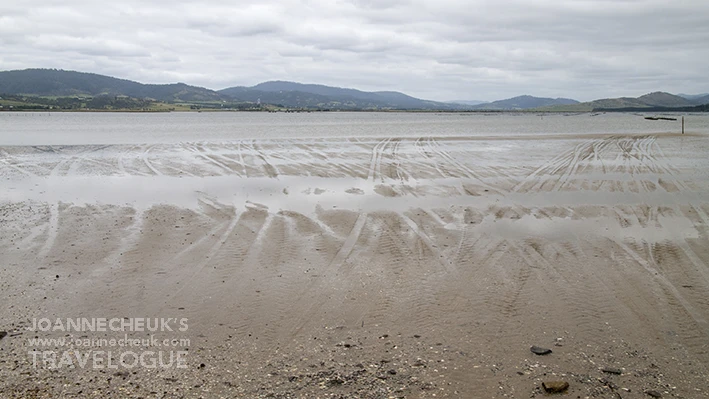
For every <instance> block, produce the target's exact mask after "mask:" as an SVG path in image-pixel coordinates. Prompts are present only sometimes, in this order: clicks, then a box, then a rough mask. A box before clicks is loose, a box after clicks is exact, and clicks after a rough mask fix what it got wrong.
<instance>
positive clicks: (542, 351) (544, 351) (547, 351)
mask: <svg viewBox="0 0 709 399" xmlns="http://www.w3.org/2000/svg"><path fill="white" fill-rule="evenodd" d="M529 350H530V351H532V353H534V354H535V355H548V354H550V353H551V349H547V348H541V347H539V346H536V345H533V346H532V347H531V348H529Z"/></svg>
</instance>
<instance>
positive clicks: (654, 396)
mask: <svg viewBox="0 0 709 399" xmlns="http://www.w3.org/2000/svg"><path fill="white" fill-rule="evenodd" d="M645 393H646V394H647V395H649V396H652V397H653V398H661V397H662V394H661V393H659V392H657V391H645Z"/></svg>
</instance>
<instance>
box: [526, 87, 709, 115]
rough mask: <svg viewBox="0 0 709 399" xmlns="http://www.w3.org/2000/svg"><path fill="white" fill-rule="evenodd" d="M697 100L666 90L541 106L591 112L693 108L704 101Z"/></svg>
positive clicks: (567, 110) (546, 108)
mask: <svg viewBox="0 0 709 399" xmlns="http://www.w3.org/2000/svg"><path fill="white" fill-rule="evenodd" d="M700 100H701V98H698V99H696V100H691V101H690V100H688V99H686V98H683V97H680V96H676V95H674V94H670V93H665V92H654V93H649V94H645V95H643V96H640V97H637V98H634V97H620V98H604V99H600V100H594V101H589V102H584V103H579V104H575V105H566V106H551V107H541V108H539V110H541V111H564V112H591V111H594V110H609V109H633V110H640V109H648V110H649V109H651V108H669V109H671V108H691V107H692V106H694V105H701V104H703V103H701V102H697V101H700ZM707 102H709V101H707Z"/></svg>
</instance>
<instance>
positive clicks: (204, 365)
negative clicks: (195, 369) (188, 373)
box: [199, 363, 207, 369]
mask: <svg viewBox="0 0 709 399" xmlns="http://www.w3.org/2000/svg"><path fill="white" fill-rule="evenodd" d="M205 367H207V365H206V364H204V363H200V364H199V368H201V369H203V368H205Z"/></svg>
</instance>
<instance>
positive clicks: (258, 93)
mask: <svg viewBox="0 0 709 399" xmlns="http://www.w3.org/2000/svg"><path fill="white" fill-rule="evenodd" d="M3 94H5V95H23V96H45V97H50V96H51V97H72V96H73V97H100V98H108V97H116V96H127V97H130V98H135V99H140V100H141V101H161V102H166V103H182V104H211V105H217V104H225V103H227V104H247V105H248V104H253V105H258V106H261V105H263V106H267V107H280V108H298V109H333V110H442V111H446V110H447V111H456V110H484V111H505V110H530V109H534V110H544V111H579V112H585V111H593V110H597V109H603V110H606V109H611V110H612V109H619V108H628V109H643V108H648V109H649V108H653V109H654V108H658V107H667V108H677V109H679V108H678V107H681V108H682V109H685V108H688V107H693V106H696V105H701V104H708V103H709V95H708V94H699V95H687V94H681V95H673V94H670V93H664V92H655V93H649V94H646V95H643V96H640V97H637V98H632V97H621V98H611V99H601V100H595V101H590V102H584V103H580V102H578V101H576V100H573V99H568V98H540V97H533V96H529V95H523V96H519V97H514V98H510V99H506V100H499V101H494V102H489V103H481V102H479V101H453V102H447V103H445V102H437V101H429V100H423V99H419V98H415V97H411V96H409V95H406V94H403V93H399V92H395V91H375V92H366V91H360V90H356V89H348V88H339V87H331V86H324V85H318V84H302V83H295V82H286V81H269V82H264V83H260V84H257V85H255V86H251V87H246V86H235V87H230V88H226V89H222V90H218V91H215V90H210V89H206V88H203V87H198V86H190V85H187V84H185V83H173V84H143V83H138V82H134V81H130V80H125V79H119V78H114V77H110V76H104V75H98V74H94V73H85V72H75V71H64V70H57V69H25V70H15V71H0V97H1V96H2V95H3ZM94 102H95V103H98V102H96V101H94Z"/></svg>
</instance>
